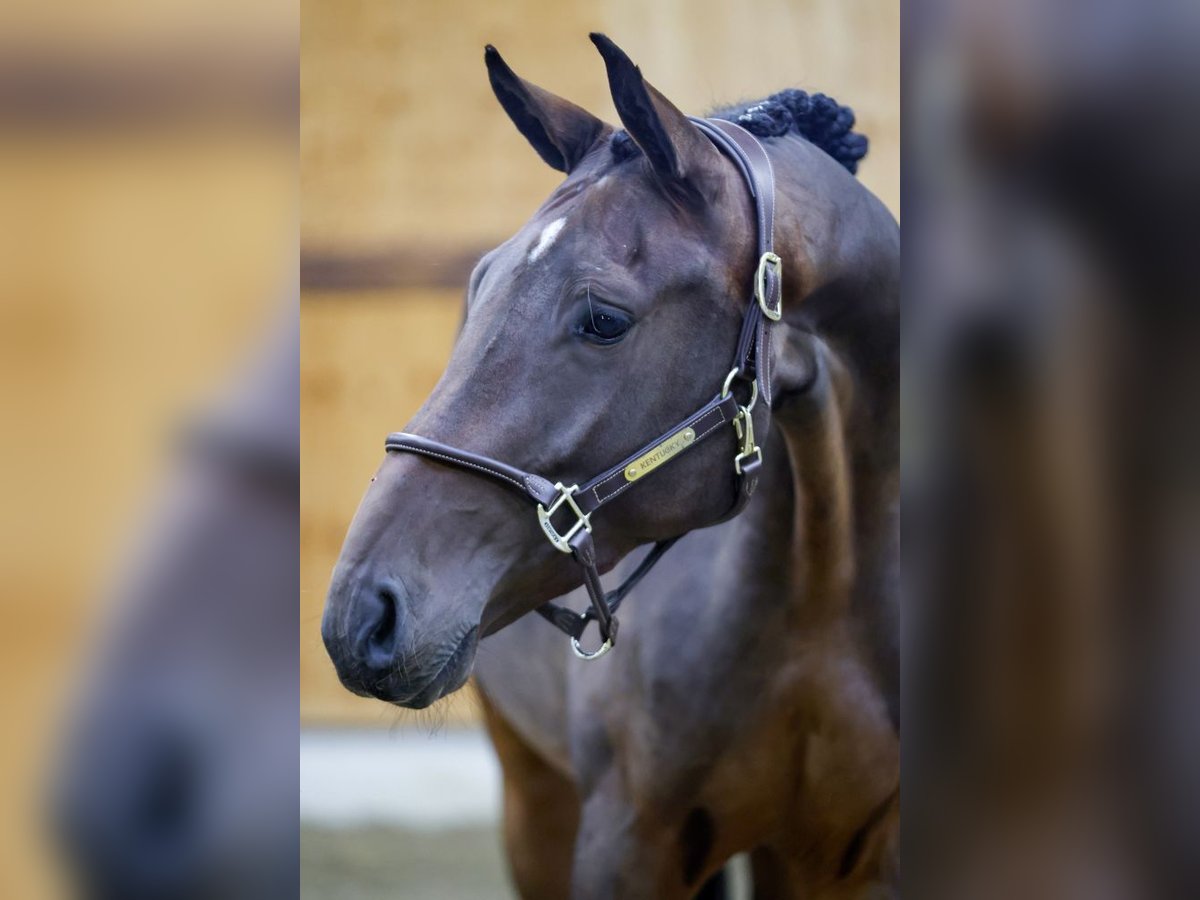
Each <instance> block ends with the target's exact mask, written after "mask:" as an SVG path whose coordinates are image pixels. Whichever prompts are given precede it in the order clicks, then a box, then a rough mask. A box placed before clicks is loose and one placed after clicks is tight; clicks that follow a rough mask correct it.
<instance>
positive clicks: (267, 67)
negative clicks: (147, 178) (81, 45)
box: [0, 46, 300, 131]
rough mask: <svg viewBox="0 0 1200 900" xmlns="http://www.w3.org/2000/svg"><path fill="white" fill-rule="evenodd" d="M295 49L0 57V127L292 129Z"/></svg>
mask: <svg viewBox="0 0 1200 900" xmlns="http://www.w3.org/2000/svg"><path fill="white" fill-rule="evenodd" d="M298 58H299V55H298V50H297V49H296V48H288V47H282V46H280V47H273V48H260V50H259V51H258V52H257V53H254V52H251V51H250V50H246V49H240V50H229V51H219V50H212V49H199V48H196V49H192V50H189V51H180V52H179V53H176V54H168V53H166V52H162V51H160V52H158V53H156V54H154V55H142V56H139V55H136V54H135V55H131V56H129V57H116V56H114V55H111V54H108V55H106V54H96V55H93V56H86V55H79V56H66V55H62V54H57V55H56V54H51V53H43V52H37V51H25V52H16V53H8V52H6V53H3V54H0V126H4V127H10V128H11V127H14V126H15V127H19V128H20V127H23V128H33V129H54V130H68V131H79V130H97V131H107V130H113V129H128V128H145V127H163V126H167V127H170V126H172V125H188V124H192V123H197V122H199V123H206V122H213V121H218V122H223V121H234V122H240V123H242V124H246V125H251V126H254V127H263V126H266V127H271V128H294V127H296V123H297V122H298V121H299V114H300V86H299V75H298V72H299V69H298V65H299V63H298Z"/></svg>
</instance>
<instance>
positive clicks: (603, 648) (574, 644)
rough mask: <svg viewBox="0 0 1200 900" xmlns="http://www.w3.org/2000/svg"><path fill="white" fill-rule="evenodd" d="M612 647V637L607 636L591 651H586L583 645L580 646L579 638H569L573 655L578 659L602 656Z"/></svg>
mask: <svg viewBox="0 0 1200 900" xmlns="http://www.w3.org/2000/svg"><path fill="white" fill-rule="evenodd" d="M612 648H613V642H612V638H609V639H608V640H606V641H605V642H604V643H603V644H601V645H600V646H599V647H598V648H597V649H595V650H593V651H592V652H591V653H588V652H587V651H586V650H584V649H583V647H581V646H580V645H579V638H575V637H573V638H571V649H572V650H574V651H575V655H576V656H578V657H579V658H580V659H599V658H600V657H602V656H603V655H604V654H605V653H607V652H608V651H609V650H611V649H612Z"/></svg>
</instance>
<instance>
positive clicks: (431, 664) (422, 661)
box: [321, 578, 479, 709]
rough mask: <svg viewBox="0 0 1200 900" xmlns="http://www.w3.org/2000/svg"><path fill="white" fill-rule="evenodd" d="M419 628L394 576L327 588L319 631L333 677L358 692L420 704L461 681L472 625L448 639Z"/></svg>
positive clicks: (470, 654) (474, 643)
mask: <svg viewBox="0 0 1200 900" xmlns="http://www.w3.org/2000/svg"><path fill="white" fill-rule="evenodd" d="M339 595H340V596H339ZM424 631H425V629H424V628H423V627H422V626H421V624H420V623H418V622H417V621H416V620H415V617H414V616H413V613H412V603H411V600H410V598H409V596H408V593H407V591H405V589H404V587H403V585H401V584H400V583H399V582H398V581H396V580H394V579H389V578H383V579H379V580H375V579H372V578H360V579H357V580H356V581H355V582H353V583H350V584H346V585H339V584H338V583H337V581H335V583H334V585H333V586H332V587H331V588H330V603H329V604H328V605H327V606H326V612H325V617H324V620H323V621H322V623H321V637H322V639H323V640H324V642H325V649H326V650H327V651H328V653H329V657H330V659H331V660H333V664H334V668H335V669H336V671H337V674H338V678H339V679H341V682H342V684H343V685H345V686H346V688H347V689H348V690H350V691H352V692H353V693H355V694H358V695H359V696H362V697H374V698H376V699H379V700H384V701H387V702H388V703H394V704H396V705H397V706H405V707H409V708H411V709H424V708H425V707H427V706H429V705H430V704H432V703H434V702H436V701H437V700H439V699H441V698H442V697H444V696H446V695H447V694H451V693H453V692H454V691H456V690H458V689H459V688H460V687H462V686H463V684H465V683H466V680H467V677H468V676H469V675H470V674H471V668H472V665H473V663H474V661H475V650H476V648H477V647H478V644H479V627H478V625H477V624H472V625H470V626H467V627H464V628H463V629H462V630H460V631H459V632H457V633H456V634H455V635H454V636H452V637H451V638H449V639H430V638H429V636H423V635H422V632H424Z"/></svg>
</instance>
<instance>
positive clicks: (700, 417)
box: [384, 118, 783, 660]
mask: <svg viewBox="0 0 1200 900" xmlns="http://www.w3.org/2000/svg"><path fill="white" fill-rule="evenodd" d="M691 121H692V122H693V123H694V124H695V125H696V127H697V128H699V129H700V131H702V132H703V133H704V134H705V136H707V137H708V139H709V140H711V141H712V142H713V144H715V145H716V146H717V148H718V149H719V150H720V151H721V152H722V153H724V154H725V155H726V156H728V157H729V158H730V159H731V160H733V162H734V164H735V165H736V166H737V167H738V170H739V171H740V172H741V174H742V177H743V178H744V179H745V181H746V185H747V187H748V188H749V190H750V196H751V198H752V199H753V200H754V210H755V220H756V225H757V231H758V265H757V267H756V269H755V273H754V285H753V299H752V301H751V302H750V304H749V305H748V307H747V309H746V314H745V317H744V318H743V320H742V330H741V334H740V335H739V337H738V346H737V352H736V354H735V356H734V360H733V368H732V369H731V370H730V372H729V375H728V376H727V377H726V379H725V383H724V385H722V387H721V390H720V392H719V393H718V394H717V395H716V396H715V397H713V399H711V400H709V401H708V402H707V403H706V404H704V406H702V407H700V409H698V410H697V411H696V412H694V413H692V414H691V415H690V416H688V417H687V418H686V419H684V420H683V421H682V422H680V423H678V424H677V425H675V426H674V427H673V428H671V429H670V430H668V431H667V432H665V433H664V434H661V435H659V436H658V437H657V438H655V439H654V440H652V441H650V443H648V444H647V445H646V446H644V447H643V448H642V449H641V450H638V451H637V452H636V453H634V454H633V455H632V456H629V457H628V458H626V459H624V460H622V461H621V462H619V463H617V464H616V465H615V466H613V467H612V468H610V469H608V470H607V471H605V472H602V473H601V474H599V475H597V476H596V477H594V478H592V479H591V480H590V481H587V482H585V483H584V484H582V485H579V484H572V485H564V484H563V483H562V482H561V481H559V482H551V481H550V480H549V479H546V478H543V477H541V476H540V475H534V474H532V473H529V472H523V471H521V470H520V469H517V468H514V467H513V466H510V465H508V464H507V463H503V462H500V461H498V460H495V459H491V458H490V457H486V456H480V455H478V454H475V453H471V452H469V451H466V450H460V449H459V448H457V447H451V446H449V445H447V444H442V443H440V442H438V441H433V440H430V439H429V438H424V437H420V436H419V435H415V434H408V433H406V432H396V433H394V434H390V435H388V438H387V441H386V443H385V445H384V446H385V448H386V449H387V450H388V451H389V452H397V453H416V454H418V455H420V456H425V457H428V458H430V459H433V460H437V461H439V462H442V463H446V464H449V465H452V466H458V467H459V468H463V469H466V470H467V471H469V472H474V473H475V474H477V475H481V476H486V477H489V478H492V479H495V480H497V481H500V482H502V483H504V484H506V485H508V486H509V487H511V488H513V489H515V490H516V491H517V492H518V493H520V494H521V495H522V496H524V497H526V498H528V499H529V500H530V501H531V502H532V503H534V504H536V506H537V519H538V524H539V526H540V527H541V530H542V533H543V534H544V535H545V536H546V539H547V540H548V541H549V542H550V543H551V545H552V546H553V547H554V548H555V549H556V550H558V551H560V552H562V553H568V554H570V555H571V556H572V557H573V558H574V559H575V561H576V562H577V563H578V564H579V566H580V567H581V568H582V569H583V583H584V586H585V587H586V588H587V593H588V599H589V600H590V601H591V605H590V606H589V607H588V609H587V610H586V611H585V612H583V613H582V614H580V613H576V612H573V611H572V610H569V609H565V608H564V607H561V606H558V605H556V604H554V603H546V604H544V605H542V606H540V607H538V610H537V611H538V613H539V614H540V615H541V616H542V617H543V618H545V619H546V620H547V621H549V622H550V623H551V624H552V625H554V626H555V627H557V628H559V629H560V630H562V631H563V632H565V633H566V634H567V635H568V636H569V637H570V638H571V648H572V649H573V650H574V651H575V655H576V656H578V657H580V658H581V659H589V660H590V659H599V658H600V657H601V656H603V655H604V654H605V653H607V652H608V651H609V650H611V649H612V647H613V645H614V644H615V643H616V638H617V624H618V623H617V619H616V611H617V607H619V606H620V604H621V601H622V600H624V599H625V596H626V595H627V594H628V593H629V592H630V591H631V590H632V589H633V588H634V586H635V585H636V584H637V583H638V582H639V581H641V579H642V578H643V576H645V574H646V573H647V572H649V571H650V569H651V568H653V567H654V565H655V564H656V563H657V562H658V561H659V560H660V559H661V558H662V556H663V554H664V553H666V552H667V550H668V549H670V547H671V545H672V544H674V543H675V541H677V540H678V539H679V538H678V537H674V538H670V539H668V540H665V541H659V542H658V543H656V544H655V545H654V547H653V548H652V549H651V551H650V553H649V554H647V556H646V558H645V559H643V560H642V562H641V563H639V564H638V566H637V568H636V569H634V571H633V572H632V573H631V574H630V575H629V577H628V578H626V579H625V581H624V582H623V583H622V584H621V585H620V587H618V588H616V589H615V590H613V591H610V592H608V593H605V591H604V588H603V587H602V585H601V583H600V572H599V570H598V569H597V566H596V547H595V543H594V542H593V540H592V515H593V514H594V513H595V512H596V510H598V509H600V507H602V506H604V505H605V504H606V503H608V502H609V501H611V500H613V499H615V498H617V497H619V496H620V495H621V494H623V493H624V492H625V491H626V490H628V489H629V488H631V487H633V486H634V485H636V484H639V483H640V482H641V481H642V479H644V478H647V477H649V476H650V475H652V474H653V473H654V472H656V471H658V470H659V469H660V468H661V467H662V466H664V465H667V464H669V463H670V462H672V461H674V460H676V459H678V458H679V457H680V456H681V455H683V454H684V453H686V452H687V451H689V450H691V449H692V448H693V447H695V446H696V445H697V444H699V443H701V442H702V441H704V440H705V439H706V438H708V437H709V436H710V435H713V434H715V433H716V432H717V431H719V430H720V429H721V428H722V427H723V426H726V425H732V426H733V428H734V431H735V433H736V436H737V440H738V453H737V455H736V456H735V457H734V471H735V472H736V474H737V478H738V493H737V498H736V500H735V501H734V504H733V507H732V508H731V510H730V511H729V512H728V513H727V514H726V516H725V519H730V518H732V517H734V516H736V515H737V514H738V513H740V512H741V511H742V510H743V509H745V507H746V504H747V503H749V502H750V498H751V497H752V496H753V495H754V489H755V488H756V487H757V486H758V477H759V474H760V472H761V471H762V448H760V447H759V446H758V445H757V444H756V443H755V439H754V420H753V418H752V415H751V413H752V412H753V410H754V406H755V403H756V402H757V400H758V397H759V394H761V395H762V397H763V400H764V401H765V402H766V404H767V406H768V407H769V406H770V404H771V380H770V371H769V369H770V362H771V327H770V324H771V323H774V322H777V321H779V319H780V318H781V316H782V314H783V294H782V287H783V271H782V270H783V263H782V260H780V258H779V257H778V256H777V255H776V254H775V252H774V242H775V173H774V171H773V170H772V168H771V161H770V159H769V158H768V157H767V153H766V150H765V149H764V148H763V146H762V144H760V143H759V142H758V140H757V139H756V138H755V137H754V136H753V135H752V134H750V133H749V132H748V131H746V130H745V129H743V128H741V127H740V126H738V125H735V124H733V123H732V122H726V121H724V120H721V119H697V118H693V119H691ZM735 380H741V381H744V382H746V383H748V384H749V385H750V388H751V393H750V400H749V402H747V403H746V405H744V406H743V405H741V404H740V403H739V402H738V400H737V398H736V397H735V396H734V394H733V383H734V381H735ZM593 619H595V620H596V623H597V625H598V627H599V629H600V637H601V640H602V643H601V644H600V646H599V647H598V648H597V649H595V650H593V651H591V652H588V651H586V650H584V649H583V647H582V646H581V645H580V643H579V641H580V638H581V637H582V636H583V632H584V629H586V628H587V625H588V623H589V622H590V621H592V620H593Z"/></svg>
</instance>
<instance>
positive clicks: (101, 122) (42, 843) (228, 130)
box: [0, 0, 298, 897]
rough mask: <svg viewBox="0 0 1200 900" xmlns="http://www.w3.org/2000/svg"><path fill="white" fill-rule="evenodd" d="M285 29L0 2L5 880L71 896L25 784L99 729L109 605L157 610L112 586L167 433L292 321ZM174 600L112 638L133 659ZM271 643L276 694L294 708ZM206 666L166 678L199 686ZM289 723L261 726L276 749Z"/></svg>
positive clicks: (216, 564)
mask: <svg viewBox="0 0 1200 900" xmlns="http://www.w3.org/2000/svg"><path fill="white" fill-rule="evenodd" d="M296 28H297V22H296V16H295V14H294V13H293V12H292V11H291V9H290V8H289V6H288V5H287V4H272V3H270V2H267V3H261V4H254V5H253V8H252V9H243V8H241V5H240V4H239V5H238V8H236V9H235V8H234V7H233V5H227V4H220V3H216V4H213V3H204V4H200V3H193V2H190V0H179V2H172V3H165V4H154V5H148V4H145V3H131V2H117V3H105V4H64V3H54V4H42V3H39V4H33V3H28V4H26V3H23V2H21V0H17V2H15V3H5V4H3V6H2V8H0V417H2V419H3V423H4V424H3V426H2V430H3V437H2V438H0V497H2V498H3V501H2V502H0V610H2V611H3V620H4V628H3V631H2V635H0V697H2V698H3V710H4V718H5V723H6V724H5V727H4V738H3V740H0V793H2V794H3V796H4V797H5V803H4V810H3V812H2V813H0V896H5V897H55V896H61V895H64V893H66V890H67V888H66V884H67V879H66V878H65V874H66V867H65V864H64V863H63V862H62V861H61V858H60V857H59V856H58V855H57V854H56V853H54V851H53V850H52V849H51V845H50V843H49V842H48V841H47V836H48V834H49V831H50V820H51V819H52V816H51V815H50V814H48V805H47V800H46V798H47V796H48V795H50V794H53V793H56V792H57V791H58V790H59V789H60V788H63V787H64V786H65V779H63V778H60V777H59V775H58V774H56V773H57V772H58V770H59V768H60V766H61V765H62V763H60V759H61V758H62V757H64V756H70V755H71V754H72V753H79V754H86V753H88V752H89V751H91V750H93V749H95V747H96V744H95V743H94V742H93V740H92V738H88V737H85V736H84V734H83V732H84V731H86V729H78V731H77V728H76V726H77V725H78V724H79V723H80V722H81V720H82V718H83V717H84V713H85V712H87V711H88V710H92V711H96V710H98V707H95V706H92V705H90V704H89V702H88V701H86V700H85V699H84V697H83V694H84V688H88V689H89V691H90V689H91V688H97V687H98V686H99V685H100V684H101V683H109V684H117V683H119V680H120V679H119V678H118V677H117V676H116V675H115V673H114V671H113V668H112V663H111V660H106V659H105V657H106V656H108V655H109V651H108V649H107V647H108V645H110V644H111V643H114V642H115V641H113V640H110V639H115V637H116V633H117V632H121V631H125V632H126V633H128V632H129V629H127V628H126V627H125V625H120V624H118V620H119V619H120V618H122V617H124V618H126V619H137V618H139V617H140V616H141V614H142V612H144V611H145V610H146V609H148V608H150V607H153V606H155V603H156V601H155V599H154V598H153V597H150V596H146V597H142V598H138V599H135V598H133V596H132V594H133V593H137V592H136V591H134V590H132V589H131V588H130V585H131V584H132V583H133V582H136V581H140V580H143V579H142V574H141V573H143V572H144V570H145V567H146V562H145V559H143V557H144V556H146V555H150V556H158V557H160V558H161V557H162V556H163V554H160V553H157V552H156V553H151V554H145V553H143V552H142V550H143V548H144V545H146V543H147V538H148V537H150V535H149V534H148V531H151V530H155V529H158V530H162V529H163V526H166V525H168V524H170V523H171V522H172V521H175V522H179V521H181V520H182V519H183V518H185V517H186V515H187V514H186V513H184V512H183V511H182V510H180V511H178V513H171V512H166V511H164V510H161V507H162V506H163V502H164V499H165V494H166V493H167V490H168V487H169V486H170V485H172V484H177V483H178V482H179V470H180V468H181V466H182V464H181V461H180V458H179V454H178V453H177V452H176V449H175V446H176V444H177V443H178V441H177V435H178V432H179V431H180V429H181V427H182V425H183V424H184V423H185V422H187V421H189V420H191V419H193V418H195V417H196V416H197V415H198V414H199V413H200V411H201V410H202V409H204V408H206V407H208V406H210V405H212V404H214V403H216V402H217V398H218V397H221V396H227V395H228V394H229V392H230V390H231V386H232V385H235V384H241V385H244V384H246V383H247V382H246V381H245V379H246V378H248V377H251V378H252V377H253V376H250V375H249V372H250V370H251V369H252V368H253V367H254V365H255V364H256V362H255V361H256V360H258V359H259V358H260V357H262V356H263V355H264V353H265V352H266V351H265V349H264V348H265V347H266V346H267V345H268V344H272V343H279V338H278V333H279V332H280V331H281V330H283V331H286V329H287V327H288V326H287V325H286V320H287V319H288V318H289V316H290V317H291V319H292V325H291V326H290V327H291V329H292V330H293V332H294V330H295V327H296V326H295V317H294V301H293V302H292V303H291V304H289V303H288V302H287V299H286V298H287V296H288V294H289V293H291V294H294V291H295V282H296V275H295V270H296V249H295V246H296V223H297V216H298V208H297V202H296V179H297V172H296V130H297V111H298V110H297V96H296V93H297V92H296V75H295V73H296V69H297V66H298V59H297V30H296ZM289 305H290V306H291V307H292V309H293V312H291V313H289V309H288V308H289ZM293 365H294V363H293ZM294 383H295V382H294V376H293V391H292V397H291V399H290V401H289V400H288V399H287V398H286V394H285V395H283V396H284V399H283V400H282V403H283V404H284V405H285V409H286V408H287V407H290V410H288V413H290V417H291V419H292V435H293V437H292V439H291V440H292V442H293V444H294V440H295V439H294V434H295V417H296V409H295V400H294ZM234 393H238V391H237V390H235V391H234ZM287 418H288V414H283V415H282V424H281V425H279V426H278V427H276V433H279V432H280V431H282V432H284V433H286V420H287ZM293 455H294V454H293ZM292 478H293V483H294V481H295V476H294V475H293V476H292ZM293 509H294V505H293ZM151 519H153V520H154V521H155V523H156V525H155V526H154V529H151V527H150V525H149V521H150V520H151ZM254 546H255V549H256V550H258V551H259V552H263V553H265V552H266V549H265V548H262V547H259V546H258V545H254ZM294 561H295V555H294V551H293V553H292V555H291V557H290V559H285V560H283V563H282V564H283V566H284V567H285V568H284V571H289V570H292V567H293V566H294ZM209 562H210V565H211V569H212V571H214V572H220V571H222V570H223V567H224V565H225V561H224V560H223V559H222V558H214V559H211V560H210V561H209ZM276 562H277V563H278V560H276ZM293 583H294V577H293ZM293 596H294V594H293ZM192 599H194V600H196V601H197V603H196V606H195V608H197V609H202V608H204V607H203V604H202V603H201V602H199V601H201V600H206V599H208V598H207V597H205V598H192ZM119 610H120V612H119ZM289 611H290V606H289ZM177 612H178V611H171V612H169V613H168V614H167V615H166V617H165V619H164V620H163V621H162V622H160V625H161V627H162V631H161V632H160V633H159V634H151V635H149V636H143V637H142V638H140V639H137V638H131V639H129V640H125V641H122V653H121V655H122V656H124V657H125V659H126V660H133V659H134V658H138V657H141V658H142V659H143V660H146V661H147V664H148V660H147V649H148V647H149V645H150V644H151V643H153V642H156V641H159V642H160V643H161V645H162V646H166V645H167V643H168V642H166V641H161V638H162V636H163V635H165V634H166V632H167V631H169V629H170V628H171V627H172V623H173V622H176V621H177ZM293 621H294V614H293ZM229 624H230V623H228V621H226V623H225V625H226V627H228V626H229ZM288 637H289V639H290V640H291V642H292V644H291V648H292V649H290V650H289V654H288V657H289V658H287V659H286V660H285V661H284V663H283V665H282V666H281V665H279V664H278V663H275V664H274V669H275V672H276V674H279V673H280V672H282V675H281V680H280V681H278V682H273V684H274V686H275V687H276V688H277V689H278V690H279V691H280V692H281V693H276V694H274V695H273V696H274V697H275V702H278V703H279V704H281V705H282V706H283V708H284V709H286V710H289V711H290V710H291V709H294V706H295V691H296V688H295V680H296V676H295V671H296V670H295V662H294V646H295V643H294V641H295V638H294V632H292V631H291V630H290V629H289V631H288ZM207 649H208V650H210V651H214V654H213V665H216V664H217V660H219V659H220V658H221V657H220V652H219V651H220V648H219V646H218V645H214V644H213V643H211V642H209V643H208V644H207ZM131 668H132V666H131ZM170 671H171V666H170V665H169V662H168V663H164V664H163V665H162V666H149V665H148V668H147V669H145V670H143V672H142V679H143V680H151V679H161V683H162V684H166V683H167V681H168V679H167V677H166V675H167V673H168V672H170ZM211 674H212V672H211V669H206V668H205V667H204V666H203V665H201V666H199V667H197V668H194V669H193V670H192V671H191V673H190V675H189V676H188V678H187V679H185V680H186V682H187V684H188V686H189V687H190V688H191V689H192V690H193V691H194V696H195V698H197V700H200V699H204V698H206V697H207V698H212V697H213V696H214V694H213V690H212V689H213V682H212V680H211V677H210V676H211ZM259 674H261V673H259ZM289 678H290V681H291V687H290V689H289V688H288V685H287V682H288V680H289ZM173 702H174V704H175V705H176V707H177V708H179V709H183V708H186V707H188V706H189V704H188V702H185V701H184V700H183V698H182V697H181V696H179V695H178V694H176V695H175V696H174V697H173ZM236 709H237V704H236V703H234V704H230V705H229V707H228V710H227V711H228V713H229V716H230V717H232V715H233V714H234V712H235V711H236ZM114 711H115V710H114V709H113V708H111V707H109V708H108V709H107V710H106V713H113V712H114ZM126 712H127V713H128V714H129V720H130V722H132V721H133V720H134V719H137V718H139V716H138V715H137V713H138V712H139V708H138V707H137V704H136V703H133V704H129V705H127V708H126ZM127 724H128V723H127ZM101 730H103V729H101ZM295 730H296V729H295V725H294V723H289V724H288V727H287V729H285V730H284V731H283V732H278V731H277V732H276V733H275V735H274V737H273V739H272V740H267V741H264V744H265V745H266V746H268V747H273V748H274V750H275V752H276V753H278V752H279V751H280V749H281V747H282V748H283V750H284V751H285V752H286V751H287V749H288V748H289V747H294V743H295V739H296V736H295ZM67 733H76V738H73V739H67V738H66V737H65V735H66V734H67ZM127 733H129V734H132V733H133V731H132V727H130V728H129V729H127ZM293 753H294V751H291V752H289V756H292V755H293ZM293 768H294V764H293ZM145 769H146V770H147V771H149V770H152V769H153V765H150V766H146V767H145ZM79 771H81V772H82V771H84V770H82V769H81V770H79ZM92 776H98V778H96V779H92ZM87 777H88V779H89V780H102V779H104V778H106V777H107V778H109V779H110V780H116V772H115V769H114V770H109V771H104V772H94V773H90V774H88V775H87ZM279 799H280V798H279V797H278V795H277V796H276V797H275V805H274V806H273V807H272V809H273V810H274V811H275V812H276V813H278V812H279V811H280V807H279ZM284 800H285V802H286V800H287V798H284ZM294 810H295V794H294V790H293V791H292V795H291V798H290V802H287V807H286V810H285V811H286V814H287V815H288V816H289V817H290V818H294V815H295V813H294ZM276 824H278V823H276ZM108 827H109V830H111V831H113V832H116V831H118V830H119V825H118V824H117V820H116V818H115V817H113V818H112V819H111V820H110V821H109V823H108ZM293 865H294V861H293Z"/></svg>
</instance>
